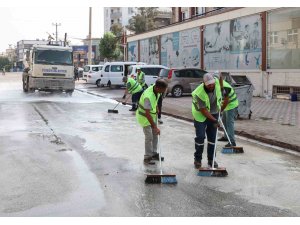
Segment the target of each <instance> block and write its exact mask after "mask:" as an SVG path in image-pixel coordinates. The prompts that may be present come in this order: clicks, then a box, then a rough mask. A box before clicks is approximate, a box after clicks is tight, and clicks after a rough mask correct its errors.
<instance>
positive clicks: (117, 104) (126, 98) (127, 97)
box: [113, 95, 131, 110]
mask: <svg viewBox="0 0 300 225" xmlns="http://www.w3.org/2000/svg"><path fill="white" fill-rule="evenodd" d="M130 96H131V95H129V97H127V98H126V99H125V102H127V101H128V99H129V98H130ZM120 103H121V101H120V102H118V104H117V105H116V106H115V108H113V110H115V109H116V108H117V107H118V105H119V104H120Z"/></svg>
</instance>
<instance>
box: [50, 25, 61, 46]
mask: <svg viewBox="0 0 300 225" xmlns="http://www.w3.org/2000/svg"><path fill="white" fill-rule="evenodd" d="M52 26H55V33H56V36H55V37H56V38H55V41H56V44H57V35H58V32H57V27H58V26H61V23H52Z"/></svg>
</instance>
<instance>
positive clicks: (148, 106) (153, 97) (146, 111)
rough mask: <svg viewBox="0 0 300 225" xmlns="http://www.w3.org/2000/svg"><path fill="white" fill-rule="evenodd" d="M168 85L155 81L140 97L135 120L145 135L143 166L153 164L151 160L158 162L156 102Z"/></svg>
mask: <svg viewBox="0 0 300 225" xmlns="http://www.w3.org/2000/svg"><path fill="white" fill-rule="evenodd" d="M167 86H168V84H167V83H166V82H165V81H164V80H157V81H156V82H155V85H151V86H150V87H148V88H147V89H146V90H145V91H144V93H143V94H142V96H141V99H140V101H139V105H138V110H137V111H136V118H137V121H138V123H139V124H140V125H141V127H142V128H143V131H144V134H145V155H144V164H146V165H149V164H155V163H154V162H152V160H159V157H161V156H160V155H159V154H158V153H157V142H158V135H160V130H159V129H158V127H157V113H158V107H157V102H158V99H159V97H160V95H161V94H162V93H164V92H165V91H166V89H167Z"/></svg>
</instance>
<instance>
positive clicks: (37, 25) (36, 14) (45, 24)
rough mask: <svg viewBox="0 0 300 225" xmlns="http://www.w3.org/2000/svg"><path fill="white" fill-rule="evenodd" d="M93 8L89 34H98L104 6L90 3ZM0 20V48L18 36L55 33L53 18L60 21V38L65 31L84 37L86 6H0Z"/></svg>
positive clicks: (85, 34)
mask: <svg viewBox="0 0 300 225" xmlns="http://www.w3.org/2000/svg"><path fill="white" fill-rule="evenodd" d="M92 11H93V12H92V15H93V17H92V18H93V20H92V25H93V26H92V37H101V36H102V35H103V32H104V18H103V7H97V8H96V7H93V8H92ZM0 21H1V32H0V33H1V35H0V52H4V51H5V50H6V49H7V48H8V45H9V44H12V45H16V44H17V42H18V41H20V40H26V39H27V40H35V39H37V38H39V39H47V37H48V34H47V32H49V33H51V34H53V33H55V26H53V25H52V23H56V22H57V23H61V26H59V27H58V37H59V38H61V39H62V40H63V38H64V33H67V34H68V36H69V37H73V38H86V36H87V35H88V32H89V8H88V7H77V8H73V7H60V8H58V7H55V8H54V7H41V8H32V7H30V8H29V7H26V8H25V7H22V8H21V7H10V8H8V7H0ZM54 36H55V35H54ZM76 42H77V43H76ZM71 43H72V44H80V41H78V40H72V42H71Z"/></svg>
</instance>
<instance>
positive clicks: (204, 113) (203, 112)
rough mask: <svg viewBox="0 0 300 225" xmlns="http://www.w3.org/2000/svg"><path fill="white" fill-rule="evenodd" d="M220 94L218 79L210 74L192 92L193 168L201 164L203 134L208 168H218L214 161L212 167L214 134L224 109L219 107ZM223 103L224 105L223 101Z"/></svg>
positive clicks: (197, 167)
mask: <svg viewBox="0 0 300 225" xmlns="http://www.w3.org/2000/svg"><path fill="white" fill-rule="evenodd" d="M221 95H222V92H221V87H220V82H219V79H218V78H216V77H214V76H213V74H211V73H206V74H205V75H204V77H203V83H202V84H201V85H199V86H198V87H197V88H196V89H195V90H194V91H193V92H192V99H193V103H192V114H193V117H194V127H195V129H196V137H195V153H194V166H195V168H196V169H199V168H200V167H201V166H202V164H201V161H202V153H203V149H204V140H205V134H206V136H207V160H208V165H209V166H210V167H215V168H217V167H218V163H217V162H216V161H215V162H214V165H212V161H213V154H214V147H215V140H216V132H217V128H218V126H219V123H218V119H219V118H218V117H219V111H220V110H223V108H224V107H226V105H225V104H223V105H222V106H221V104H222V103H221V100H222V96H221ZM224 103H226V102H225V101H224Z"/></svg>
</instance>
